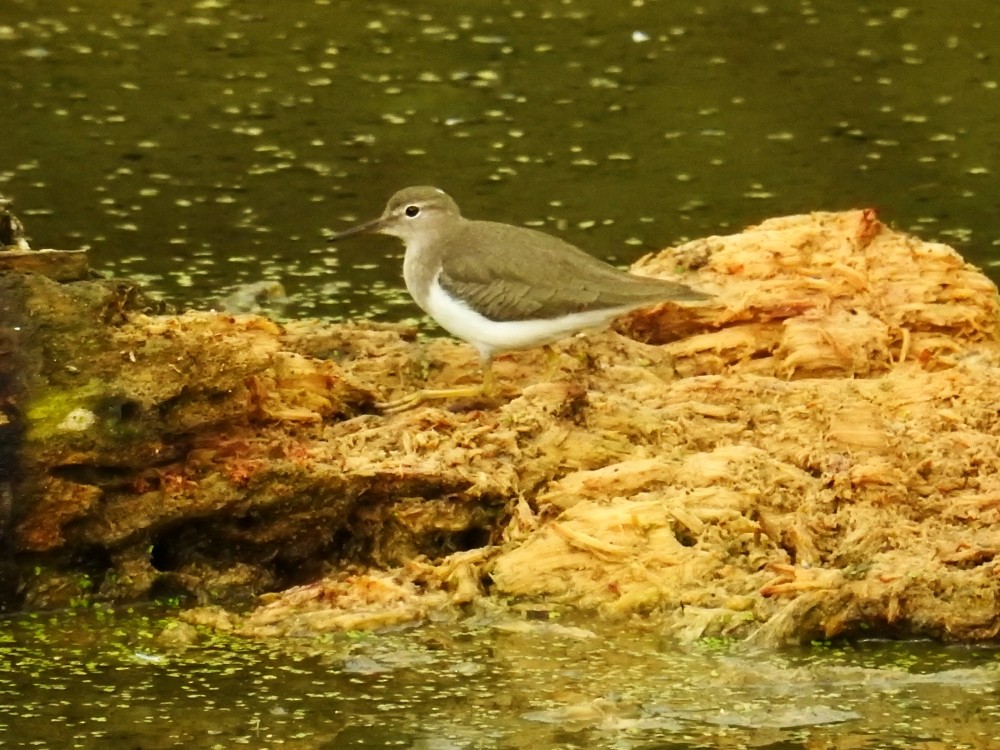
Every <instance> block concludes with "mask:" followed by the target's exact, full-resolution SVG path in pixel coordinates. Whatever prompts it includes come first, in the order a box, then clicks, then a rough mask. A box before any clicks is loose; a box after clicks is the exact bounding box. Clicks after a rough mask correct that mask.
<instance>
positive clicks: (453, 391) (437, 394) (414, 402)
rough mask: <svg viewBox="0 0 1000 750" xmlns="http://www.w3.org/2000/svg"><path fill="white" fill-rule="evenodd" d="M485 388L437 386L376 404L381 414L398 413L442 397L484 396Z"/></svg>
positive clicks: (479, 386) (480, 386)
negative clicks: (437, 387) (436, 387)
mask: <svg viewBox="0 0 1000 750" xmlns="http://www.w3.org/2000/svg"><path fill="white" fill-rule="evenodd" d="M484 395H487V394H486V389H485V388H484V387H483V386H482V385H471V386H465V387H463V388H439V389H427V390H422V391H415V392H413V393H410V394H408V395H406V396H403V397H402V398H397V399H393V400H392V401H384V402H381V403H378V404H376V406H377V407H378V408H379V409H380V410H381V411H382V413H383V414H399V413H400V412H403V411H406V410H407V409H412V408H414V407H415V406H420V404H423V403H426V402H428V401H441V400H444V399H457V398H475V397H479V396H484Z"/></svg>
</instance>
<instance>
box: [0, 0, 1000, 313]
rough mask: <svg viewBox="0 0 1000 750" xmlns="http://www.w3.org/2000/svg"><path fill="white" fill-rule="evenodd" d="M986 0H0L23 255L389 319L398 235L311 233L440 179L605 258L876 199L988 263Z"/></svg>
mask: <svg viewBox="0 0 1000 750" xmlns="http://www.w3.org/2000/svg"><path fill="white" fill-rule="evenodd" d="M994 11H995V9H994V4H993V3H992V2H991V0H979V1H977V2H973V1H972V0H959V1H958V2H953V3H939V2H933V1H932V0H921V1H919V2H910V3H906V4H880V3H868V4H851V3H843V2H840V0H814V1H809V0H800V1H799V2H782V3H776V2H775V3H769V2H764V1H761V2H756V3H734V2H731V1H729V0H701V1H695V2H673V1H671V2H667V1H666V0H659V1H657V0H632V2H629V3H606V2H598V1H597V0H546V1H543V2H535V1H534V0H506V1H505V2H495V1H494V0H489V1H487V0H474V1H473V2H464V3H461V4H458V3H435V2H430V1H429V0H411V1H409V2H406V3H399V2H392V1H388V2H380V3H378V4H367V3H356V2H348V1H347V0H296V1H295V2H288V3H280V4H279V3H264V2H259V1H258V2H247V1H243V2H235V1H234V0H188V1H187V2H177V3H143V4H136V3H134V2H129V1H126V0H102V1H101V2H96V0H80V1H78V2H76V3H75V4H72V5H70V6H66V5H65V4H64V3H62V2H58V1H57V0H6V2H4V3H3V4H2V6H0V98H2V101H4V102H6V104H7V106H5V107H4V115H3V125H2V134H3V137H2V144H3V151H4V156H5V158H4V159H3V160H2V161H0V191H2V192H5V193H9V194H12V195H13V196H14V197H15V198H16V199H17V201H18V203H17V208H18V209H19V210H20V212H21V213H22V215H23V218H24V219H25V221H26V222H27V224H28V228H29V231H30V232H31V234H32V235H33V239H34V244H35V246H36V247H40V246H53V247H64V248H73V247H79V246H85V247H89V248H90V249H91V253H92V256H93V260H94V263H95V265H96V266H97V267H99V268H101V269H103V270H106V271H109V272H113V273H116V274H123V275H131V276H133V277H137V278H140V279H143V280H146V281H147V282H148V283H149V284H150V287H151V288H152V289H153V290H154V291H156V292H158V293H160V294H163V295H165V296H166V297H168V298H169V299H171V300H174V301H176V302H178V303H179V304H182V305H193V306H198V307H207V306H208V305H210V304H212V303H213V301H215V300H216V299H217V298H218V297H220V296H223V295H224V294H225V293H226V292H227V291H228V290H229V288H230V287H231V286H232V285H234V284H238V283H247V282H254V281H259V280H262V279H272V280H278V281H281V282H282V283H283V284H284V286H285V288H286V289H287V290H288V292H289V293H290V295H291V297H292V303H293V304H292V306H291V307H290V308H289V311H288V312H289V314H291V315H312V314H315V315H322V316H327V317H332V318H347V317H376V318H383V319H406V318H410V317H412V316H415V315H416V314H417V311H416V309H415V307H414V306H413V305H412V303H411V302H410V300H409V299H408V298H407V297H406V295H405V294H402V293H401V273H400V248H399V246H398V244H397V243H396V242H395V241H394V240H391V239H389V238H375V239H370V238H368V239H357V240H355V241H353V242H350V243H342V244H340V245H338V246H336V247H331V246H329V245H327V244H326V243H325V242H324V240H323V238H324V234H325V233H329V232H330V231H334V230H337V229H342V228H344V227H346V226H347V222H349V221H354V220H357V219H365V218H369V217H371V216H374V215H376V214H377V213H378V212H380V211H381V208H382V206H383V204H384V202H385V200H386V199H387V198H388V196H389V195H390V194H391V193H393V192H395V190H397V189H398V188H400V187H403V186H405V185H409V184H421V183H431V184H436V185H438V186H440V187H443V188H445V189H446V190H448V191H449V192H450V193H452V194H453V195H454V196H456V197H457V198H458V200H459V204H460V205H461V206H463V208H464V211H465V213H466V214H467V215H469V216H472V217H475V218H489V219H495V220H503V221H509V222H512V223H529V224H532V225H534V226H539V227H541V228H543V229H545V230H548V231H551V232H555V233H558V234H560V235H561V236H563V237H565V238H566V239H568V240H569V241H571V242H574V243H576V244H579V245H581V246H583V247H584V248H586V249H587V250H589V251H591V252H593V253H594V254H596V255H598V256H600V257H602V258H606V259H609V260H612V261H614V262H618V263H626V262H630V261H632V260H634V259H635V258H637V257H638V256H640V255H642V254H644V253H645V252H647V251H649V250H652V249H656V248H659V247H662V246H665V245H667V244H671V243H673V242H676V241H678V240H682V239H685V238H692V237H697V236H704V235H707V234H712V233H724V232H730V231H736V230H738V229H740V228H741V227H743V226H746V225H748V224H751V223H754V222H757V221H759V220H761V219H764V218H766V217H769V216H775V215H780V214H787V213H794V212H802V211H809V210H814V209H842V208H849V207H861V206H874V207H876V208H878V209H879V211H880V213H881V215H882V216H883V218H884V219H885V220H886V221H888V222H890V223H892V224H893V225H895V226H897V227H899V228H903V229H907V230H911V231H914V232H917V233H919V234H920V235H921V236H923V237H925V238H931V239H943V240H945V241H947V242H950V243H952V244H955V245H957V246H958V247H959V248H960V249H961V250H962V251H963V252H964V253H966V254H967V256H968V257H969V258H971V259H972V260H974V261H976V262H978V263H981V264H984V265H989V264H991V263H993V262H994V261H995V260H996V258H997V247H998V244H1000V231H998V228H997V226H996V224H995V220H994V216H995V213H996V205H995V204H996V198H995V196H996V195H998V194H1000V184H998V178H997V172H996V162H997V158H996V157H997V151H998V136H997V134H996V127H995V124H996V122H997V121H998V120H1000V98H998V97H1000V91H998V85H1000V74H998V72H997V70H996V66H995V61H996V59H997V58H998V57H1000V18H998V17H997V16H996V14H995V12H994Z"/></svg>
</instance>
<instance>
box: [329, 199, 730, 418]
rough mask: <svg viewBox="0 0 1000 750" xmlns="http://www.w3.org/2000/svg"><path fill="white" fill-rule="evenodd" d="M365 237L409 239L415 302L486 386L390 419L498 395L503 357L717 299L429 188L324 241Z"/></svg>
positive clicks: (407, 261) (417, 398)
mask: <svg viewBox="0 0 1000 750" xmlns="http://www.w3.org/2000/svg"><path fill="white" fill-rule="evenodd" d="M359 234H385V235H390V236H393V237H397V238H399V239H401V240H402V241H403V243H404V245H405V247H406V249H405V253H404V256H403V279H404V281H405V283H406V289H407V291H408V292H409V293H410V296H412V297H413V300H414V301H415V302H416V303H417V305H418V306H419V307H420V309H421V310H423V311H424V312H425V313H427V314H428V315H429V316H430V317H431V318H433V319H434V320H435V321H436V322H437V323H438V324H439V325H440V326H441V327H442V328H444V329H445V330H446V331H448V332H449V333H450V334H452V335H453V336H455V337H457V338H459V339H462V340H464V341H466V342H468V343H469V344H471V345H472V346H473V347H475V349H476V351H477V352H478V354H479V361H480V365H481V368H482V371H483V379H482V384H481V385H479V386H475V387H469V388H447V389H436V390H423V391H419V392H416V393H413V394H410V395H408V396H405V397H403V398H401V399H398V400H396V401H393V402H389V403H387V404H383V405H382V406H383V408H384V409H385V410H386V411H390V412H395V411H402V410H404V409H407V408H410V407H412V406H416V405H417V404H420V403H423V402H425V401H429V400H434V399H448V398H467V397H469V396H475V395H481V394H489V393H491V392H492V390H493V387H494V378H493V371H492V367H491V363H492V360H493V357H494V356H495V355H496V354H499V353H502V352H508V351H515V350H521V349H528V348H532V347H536V346H541V345H544V344H550V343H552V342H554V341H557V340H559V339H561V338H564V337H566V336H568V335H570V334H573V333H576V332H578V331H581V330H584V329H589V328H598V327H602V326H606V325H608V324H609V323H610V322H611V321H612V320H614V319H615V318H616V317H618V316H620V315H622V314H624V313H627V312H630V311H633V310H636V309H639V308H642V307H648V306H650V305H653V304H656V303H659V302H665V301H674V302H699V301H704V300H707V299H710V298H711V296H712V295H710V294H706V293H704V292H699V291H696V290H694V289H692V288H690V287H688V286H685V285H684V284H678V283H676V282H672V281H666V280H664V279H656V278H651V277H646V276H638V275H636V274H632V273H628V272H627V271H622V270H621V269H618V268H615V267H614V266H612V265H610V264H608V263H605V262H603V261H601V260H598V259H597V258H595V257H593V256H591V255H588V254H587V253H586V252H584V251H583V250H581V249H579V248H578V247H575V246H574V245H571V244H570V243H568V242H565V241H563V240H561V239H559V238H557V237H553V236H552V235H549V234H545V233H544V232H539V231H537V230H534V229H529V228H527V227H519V226H514V225H511V224H503V223H500V222H494V221H477V220H470V219H466V218H465V217H464V216H462V214H461V211H460V210H459V208H458V204H456V202H455V201H454V200H453V199H452V198H451V196H449V195H448V194H447V193H445V192H444V191H443V190H440V189H439V188H436V187H430V186H425V185H421V186H417V187H408V188H404V189H403V190H400V191H399V192H397V193H396V194H395V195H393V196H392V197H391V198H390V199H389V202H388V203H387V204H386V207H385V210H384V211H383V212H382V215H381V216H379V217H378V218H376V219H373V220H371V221H368V222H365V223H363V224H359V225H357V226H354V227H351V228H350V229H345V230H343V231H341V232H338V233H336V234H334V235H332V236H330V237H328V238H327V239H328V240H329V241H330V242H339V241H341V240H343V239H346V238H348V237H351V236H354V235H359Z"/></svg>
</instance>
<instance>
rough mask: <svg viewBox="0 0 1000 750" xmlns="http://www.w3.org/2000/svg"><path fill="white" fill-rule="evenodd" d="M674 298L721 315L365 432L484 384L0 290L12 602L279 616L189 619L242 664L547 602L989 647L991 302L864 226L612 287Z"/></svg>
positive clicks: (233, 331)
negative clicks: (208, 628) (657, 281)
mask: <svg viewBox="0 0 1000 750" xmlns="http://www.w3.org/2000/svg"><path fill="white" fill-rule="evenodd" d="M679 267H680V268H681V269H686V270H684V271H683V272H682V273H681V275H680V277H679V278H682V279H683V280H684V281H685V282H686V283H690V284H691V285H693V286H695V287H697V288H699V289H705V290H707V291H711V292H714V293H716V294H717V295H718V297H717V299H716V300H715V301H713V303H712V304H710V305H708V306H705V307H702V308H697V309H695V308H687V309H679V308H677V307H671V306H663V307H659V308H654V309H651V310H648V311H643V312H642V313H639V314H636V315H633V316H631V317H629V318H626V319H623V320H621V321H620V322H619V325H618V328H617V332H616V331H607V332H601V333H592V334H586V335H582V336H578V337H574V338H572V339H568V340H566V341H563V342H560V343H559V344H558V345H556V346H555V347H553V352H551V353H546V352H544V351H540V350H539V351H528V352H521V353H517V354H513V355H509V356H507V357H504V358H501V359H499V360H498V361H497V363H496V367H495V369H496V373H497V376H498V379H499V381H500V382H501V383H503V384H504V387H505V388H506V392H505V394H504V395H503V397H501V398H499V399H497V400H496V401H493V402H489V403H478V404H477V403H465V404H452V405H442V404H437V405H430V406H426V407H421V408H418V409H414V410H412V411H409V412H405V413H403V414H399V415H394V416H391V417H384V416H382V415H380V414H379V413H378V411H377V409H376V407H375V403H376V402H377V401H379V400H381V399H387V398H393V397H395V396H398V395H400V394H402V393H406V392H408V391H410V390H413V389H416V388H419V387H425V386H427V387H439V386H442V385H449V384H455V383H459V382H463V381H466V380H474V379H475V378H477V377H478V371H477V368H476V365H475V356H474V353H473V352H472V350H471V348H469V347H467V346H465V345H464V344H461V343H459V342H455V341H450V340H446V339H439V340H430V341H414V340H413V332H412V331H408V330H406V329H401V328H393V327H380V326H374V325H363V324H356V325H322V324H318V323H315V322H305V321H300V322H293V323H287V324H283V325H278V324H276V323H274V322H271V321H268V320H266V319H264V318H261V317H257V316H250V315H247V316H232V315H225V314H219V313H213V312H191V313H186V314H183V315H177V316H164V315H156V314H152V312H150V311H149V310H147V309H146V308H145V305H144V303H143V302H142V301H141V298H139V297H138V296H137V295H136V293H135V290H132V289H131V288H130V287H128V285H126V284H124V283H123V282H117V281H84V282H77V283H71V284H59V283H56V282H54V281H52V280H50V279H47V278H45V277H43V276H40V275H33V274H29V275H21V274H12V273H8V274H5V275H0V326H2V329H0V347H3V349H4V352H3V354H4V356H3V358H2V359H0V386H2V388H3V394H4V395H3V399H4V400H3V402H2V404H0V406H3V414H4V415H6V416H4V417H0V422H2V423H0V431H2V434H0V440H2V441H3V443H4V445H7V446H12V445H16V450H12V449H10V448H9V447H8V448H6V449H5V450H4V451H3V452H0V468H3V467H5V468H6V470H7V473H8V481H7V487H8V489H7V497H8V505H9V513H8V517H7V519H6V521H5V524H6V525H5V538H6V540H7V550H8V568H7V570H8V572H9V573H8V575H9V576H10V575H15V576H16V577H17V583H18V590H19V591H21V592H23V593H22V598H23V600H24V602H25V603H27V604H28V605H44V604H53V603H59V602H61V601H65V599H66V598H67V597H69V596H79V595H80V594H81V593H83V592H82V591H81V589H87V591H88V592H89V593H91V594H94V595H97V596H103V597H106V598H127V597H138V596H146V595H150V594H155V593H158V592H163V591H184V592H191V593H194V594H196V595H197V596H199V597H200V598H202V599H203V600H212V599H213V598H216V597H219V596H223V595H226V594H233V593H235V592H244V593H247V592H249V593H260V592H264V591H271V592H274V593H269V594H267V595H266V596H265V597H264V599H263V600H262V601H260V602H259V603H258V606H257V608H256V609H253V610H252V611H250V612H249V613H247V614H245V615H235V614H231V613H228V612H226V611H225V610H221V609H218V608H214V607H202V608H200V609H196V610H193V611H191V612H189V613H188V614H187V615H186V616H187V617H188V618H189V619H192V620H195V621H199V622H209V623H212V624H214V625H216V626H218V627H225V628H231V629H235V630H237V631H239V632H243V633H248V634H256V635H260V634H263V635H267V634H284V633H289V632H315V631H320V630H325V629H331V628H361V627H378V626H382V625H387V624H397V623H400V622H412V621H417V620H420V619H422V618H426V617H435V616H447V615H448V614H449V613H451V614H454V613H457V612H459V611H461V609H462V608H463V607H468V606H477V605H478V606H486V605H487V604H491V603H492V604H500V603H504V602H508V603H509V602H512V601H513V602H517V601H524V600H529V601H535V600H541V601H542V602H544V603H545V604H546V606H554V605H565V606H573V607H576V608H579V609H582V610H585V611H594V612H598V613H600V614H601V615H603V616H607V617H626V616H628V617H631V616H636V615H642V616H643V617H644V618H646V619H647V621H649V622H651V623H654V624H656V625H657V626H658V627H662V628H665V629H668V630H670V631H671V632H673V633H674V634H676V635H677V636H678V637H680V638H685V639H690V638H697V637H701V636H705V635H730V636H733V637H739V638H749V639H753V640H756V641H759V642H762V643H780V642H786V641H795V640H801V639H806V638H813V637H817V636H821V637H833V636H839V635H850V634H853V633H860V632H866V633H871V632H883V633H885V632H891V633H894V634H900V635H930V636H934V637H940V638H949V639H966V640H974V639H983V638H992V637H994V636H995V635H996V634H997V632H998V630H1000V608H998V606H997V595H998V575H997V574H998V570H997V565H998V564H1000V562H998V561H997V555H998V552H1000V532H998V531H997V528H998V526H997V523H998V521H1000V480H998V479H997V477H998V476H1000V472H998V469H1000V451H998V446H1000V420H998V418H997V416H998V415H997V409H996V406H995V404H994V402H995V394H996V392H997V388H998V386H1000V347H998V340H997V339H998V336H997V334H998V330H1000V328H998V301H997V292H996V288H995V287H994V285H993V284H992V283H991V282H990V281H989V280H988V279H987V278H986V277H984V276H983V275H982V274H981V273H980V272H978V271H977V270H976V269H974V268H972V267H971V266H969V265H967V264H965V263H964V262H963V261H962V259H961V258H960V257H959V256H958V255H957V253H955V252H954V251H953V250H951V249H950V248H948V247H946V246H943V245H938V244H932V243H924V242H921V241H919V240H917V239H915V238H913V237H909V236H906V235H903V234H900V233H897V232H894V231H891V230H889V229H888V228H886V227H885V226H883V225H882V224H881V223H879V221H878V220H877V219H876V218H875V216H874V215H873V214H872V213H871V212H868V211H855V212H845V213H840V214H812V215H808V216H797V217H788V218H782V219H774V220H771V221H768V222H765V223H764V224H762V225H760V226H758V227H755V228H753V229H750V230H748V231H746V232H744V233H742V234H739V235H735V236H732V237H714V238H709V239H706V240H700V241H696V242H692V243H689V244H687V245H684V246H681V247H679V248H674V249H672V250H668V251H664V252H663V253H661V254H659V255H657V256H655V257H651V258H647V259H645V260H644V261H642V262H640V263H639V264H638V265H637V267H636V270H637V271H639V272H642V273H650V274H655V275H663V276H670V277H675V278H676V277H678V268H679ZM81 571H82V572H86V573H88V577H87V579H86V582H85V583H84V584H81V582H80V573H81ZM295 584H299V585H295ZM289 586H291V588H289ZM88 587H89V588H88ZM10 603H16V602H15V599H14V597H13V595H11V598H9V601H8V604H10Z"/></svg>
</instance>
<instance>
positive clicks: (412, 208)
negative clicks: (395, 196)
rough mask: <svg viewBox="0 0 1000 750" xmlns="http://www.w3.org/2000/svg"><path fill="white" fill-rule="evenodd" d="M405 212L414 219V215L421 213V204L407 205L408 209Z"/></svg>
mask: <svg viewBox="0 0 1000 750" xmlns="http://www.w3.org/2000/svg"><path fill="white" fill-rule="evenodd" d="M404 213H405V214H406V215H407V216H409V217H410V218H411V219H412V218H413V217H414V216H416V215H417V214H419V213H420V206H407V207H406V211H404Z"/></svg>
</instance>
